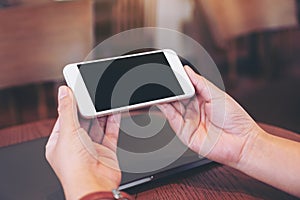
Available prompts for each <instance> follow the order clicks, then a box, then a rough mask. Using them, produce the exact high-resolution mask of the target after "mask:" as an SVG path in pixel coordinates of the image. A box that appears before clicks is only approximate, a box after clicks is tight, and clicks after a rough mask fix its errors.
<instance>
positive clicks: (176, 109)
mask: <svg viewBox="0 0 300 200" xmlns="http://www.w3.org/2000/svg"><path fill="white" fill-rule="evenodd" d="M185 70H186V72H187V74H188V76H189V78H190V79H191V81H192V84H193V85H194V87H195V90H196V96H195V97H194V98H193V99H191V100H190V101H188V102H187V101H186V100H185V101H181V102H180V101H178V102H174V103H168V104H161V105H158V108H159V109H160V110H161V111H162V112H163V114H164V115H165V116H166V118H167V119H168V121H169V123H170V126H171V127H172V128H173V130H174V131H175V133H176V134H177V135H178V137H179V138H180V139H181V140H182V141H183V143H184V144H186V145H187V146H188V147H189V148H191V149H192V150H193V151H195V152H197V153H199V154H200V155H202V156H206V157H207V158H209V159H211V160H214V161H217V162H220V163H223V164H226V165H229V166H232V167H237V165H238V164H239V161H240V160H241V159H242V157H243V156H244V155H245V154H246V153H247V150H248V148H249V147H250V146H251V145H252V143H253V141H254V140H255V137H256V135H257V134H258V133H259V132H260V131H262V129H261V128H260V127H259V126H258V125H257V124H256V123H255V122H254V120H253V119H252V118H251V117H250V116H249V115H248V114H247V112H246V111H245V110H244V109H243V108H242V107H241V106H240V105H239V104H238V103H237V102H236V101H235V100H233V99H232V98H231V97H230V96H229V95H227V94H226V93H225V92H223V91H222V90H220V89H219V88H217V87H216V86H215V85H213V84H212V83H211V82H209V81H208V80H206V79H205V78H204V77H202V76H200V75H198V74H196V73H195V72H194V71H193V70H192V69H191V68H190V67H188V66H185Z"/></svg>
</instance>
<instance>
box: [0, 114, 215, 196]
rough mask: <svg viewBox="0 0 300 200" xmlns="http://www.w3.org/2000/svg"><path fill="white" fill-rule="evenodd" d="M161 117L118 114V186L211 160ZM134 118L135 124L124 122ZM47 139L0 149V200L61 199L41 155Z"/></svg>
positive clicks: (50, 172) (58, 184)
mask: <svg viewBox="0 0 300 200" xmlns="http://www.w3.org/2000/svg"><path fill="white" fill-rule="evenodd" d="M151 120H152V122H151ZM162 120H164V119H163V117H161V116H159V115H153V116H151V117H149V114H147V115H146V114H145V115H144V114H140V115H136V116H134V117H131V118H129V117H126V118H123V119H122V123H121V131H120V135H119V143H118V146H119V150H118V152H117V154H118V159H119V163H120V168H121V170H122V182H121V186H120V189H121V190H126V189H128V188H132V187H138V186H139V185H141V184H147V183H148V184H149V183H150V184H151V181H154V180H158V179H161V178H164V177H166V176H169V175H172V174H175V173H180V172H182V171H186V170H188V169H191V168H195V167H198V166H201V165H204V164H207V163H209V162H210V161H209V160H207V159H205V158H202V157H199V156H198V155H197V154H196V153H194V152H192V151H190V150H189V149H187V148H186V147H185V146H184V145H183V144H182V143H181V142H180V140H179V139H178V138H177V137H176V135H175V133H174V132H173V131H172V130H171V128H170V127H169V125H168V123H163V125H161V124H162V123H160V122H161V121H162ZM132 121H134V122H135V123H136V124H138V126H136V127H130V126H129V127H128V124H130V123H132ZM153 122H155V123H158V124H159V125H161V126H162V127H161V128H160V129H158V130H154V129H155V128H154V129H153V126H151V125H150V124H151V123H153ZM128 131H130V134H128ZM155 131H157V133H155V134H153V132H155ZM46 142H47V138H42V139H37V140H33V141H29V142H25V143H21V144H16V145H11V146H8V147H3V148H0V160H1V164H0V199H1V200H2V199H3V200H15V199H16V200H19V199H23V200H26V199H28V200H35V199H37V200H43V199H45V200H52V199H53V200H54V199H55V200H60V199H64V195H63V190H62V188H61V185H60V183H59V181H58V179H57V177H56V175H55V173H54V172H53V171H52V169H51V167H50V166H49V164H48V162H47V161H46V159H45V156H44V154H45V144H46Z"/></svg>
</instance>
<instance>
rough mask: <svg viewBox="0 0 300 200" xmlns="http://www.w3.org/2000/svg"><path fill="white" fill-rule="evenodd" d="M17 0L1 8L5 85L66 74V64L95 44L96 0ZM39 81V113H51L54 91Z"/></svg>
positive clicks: (1, 83) (1, 79)
mask: <svg viewBox="0 0 300 200" xmlns="http://www.w3.org/2000/svg"><path fill="white" fill-rule="evenodd" d="M13 2H18V3H16V4H12V6H11V7H5V8H1V9H0V27H1V29H0V61H1V66H0V89H1V91H4V89H6V88H12V87H15V86H22V85H28V84H32V83H42V82H46V81H57V80H62V68H63V67H64V66H65V65H66V64H67V63H71V62H77V61H82V60H83V59H84V58H85V56H86V55H87V54H88V53H89V51H90V50H91V49H92V46H93V2H92V1H91V0H78V1H52V0H43V1H40V2H38V1H33V0H21V1H13ZM37 87H38V88H37V90H38V93H39V94H38V101H37V102H38V105H36V106H38V107H39V109H38V115H39V116H40V118H45V115H46V113H47V106H46V105H45V103H44V102H45V101H46V98H47V92H48V91H45V89H46V88H41V87H39V86H37ZM55 92H56V91H55ZM9 98H10V100H9V102H10V105H9V107H11V109H12V111H11V112H10V113H15V115H17V113H18V110H17V109H16V107H17V105H16V99H15V98H14V97H9ZM2 117H5V116H2ZM12 118H16V116H15V117H12ZM16 123H17V122H16Z"/></svg>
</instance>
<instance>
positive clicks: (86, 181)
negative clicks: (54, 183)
mask: <svg viewBox="0 0 300 200" xmlns="http://www.w3.org/2000/svg"><path fill="white" fill-rule="evenodd" d="M62 185H63V189H64V192H65V196H66V199H67V200H73V199H74V200H75V199H76V200H77V199H80V198H81V197H83V196H85V195H87V194H90V193H94V192H107V191H112V190H113V189H116V188H118V187H119V185H118V184H117V183H114V182H112V181H111V180H107V179H105V178H99V179H96V178H94V177H93V178H88V177H85V178H79V179H78V180H72V182H68V183H62Z"/></svg>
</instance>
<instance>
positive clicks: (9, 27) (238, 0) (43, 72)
mask: <svg viewBox="0 0 300 200" xmlns="http://www.w3.org/2000/svg"><path fill="white" fill-rule="evenodd" d="M299 10H300V1H299V0H251V1H246V0H224V1H219V0H151V1H150V0H94V1H92V0H77V1H75V0H74V1H70V0H69V1H58V0H57V1H54V0H0V128H1V129H3V128H6V127H9V126H13V125H18V124H24V123H28V122H32V121H39V120H44V119H49V118H55V117H56V116H57V113H56V106H57V101H56V97H57V88H58V86H59V85H60V84H62V83H63V78H62V68H63V67H64V66H65V65H66V64H68V63H72V62H78V61H82V60H84V58H85V57H86V56H87V54H88V53H89V52H90V51H91V50H92V49H93V47H94V46H95V45H97V44H99V43H100V42H101V41H103V40H105V39H106V38H108V37H110V36H112V35H114V34H117V33H119V32H121V31H125V30H128V29H132V28H138V27H148V26H152V27H164V28H170V29H173V30H177V31H180V32H182V33H184V34H186V35H188V36H190V37H192V38H193V39H194V40H196V41H198V42H199V43H200V44H201V45H202V46H203V47H204V48H205V49H206V50H207V51H208V52H209V54H210V55H211V57H212V58H213V60H214V61H215V62H216V64H217V66H218V68H219V70H220V72H221V74H222V77H223V80H224V83H225V88H226V91H227V92H228V93H229V94H230V95H232V96H233V97H234V98H235V99H236V100H237V101H238V102H239V103H240V104H241V105H242V106H243V107H244V108H245V109H246V110H247V111H248V112H249V113H250V114H251V115H252V116H253V117H254V119H255V120H256V121H259V122H265V123H269V124H272V125H276V126H279V127H283V128H286V129H289V130H293V131H296V132H300V92H299V91H300V89H299V88H300V39H299V38H300V29H299V19H300V14H299V13H300V12H299ZM120 45H122V44H120Z"/></svg>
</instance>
